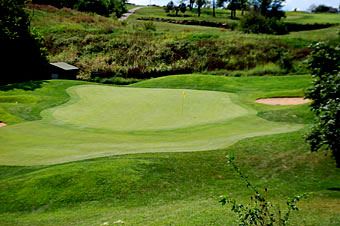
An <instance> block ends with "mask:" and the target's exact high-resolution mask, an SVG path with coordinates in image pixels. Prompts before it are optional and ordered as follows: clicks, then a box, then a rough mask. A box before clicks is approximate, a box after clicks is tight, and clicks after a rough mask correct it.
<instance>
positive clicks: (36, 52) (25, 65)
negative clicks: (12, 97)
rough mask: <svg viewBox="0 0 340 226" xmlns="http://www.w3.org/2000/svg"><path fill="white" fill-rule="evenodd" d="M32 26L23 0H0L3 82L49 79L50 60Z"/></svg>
mask: <svg viewBox="0 0 340 226" xmlns="http://www.w3.org/2000/svg"><path fill="white" fill-rule="evenodd" d="M41 47H42V46H41V42H40V41H39V40H38V39H36V38H35V36H34V35H33V34H32V33H31V30H30V21H29V16H28V14H27V13H26V12H25V10H24V0H0V64H1V70H2V72H1V77H0V83H1V84H7V83H13V82H20V81H28V80H37V79H46V78H47V60H46V57H45V55H44V54H42V51H41V49H42V48H41Z"/></svg>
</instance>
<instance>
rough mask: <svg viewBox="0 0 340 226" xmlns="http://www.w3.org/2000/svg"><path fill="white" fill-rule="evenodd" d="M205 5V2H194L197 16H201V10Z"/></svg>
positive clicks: (198, 0)
mask: <svg viewBox="0 0 340 226" xmlns="http://www.w3.org/2000/svg"><path fill="white" fill-rule="evenodd" d="M205 4H206V0H196V5H197V15H198V16H201V8H202V6H204V5H205Z"/></svg>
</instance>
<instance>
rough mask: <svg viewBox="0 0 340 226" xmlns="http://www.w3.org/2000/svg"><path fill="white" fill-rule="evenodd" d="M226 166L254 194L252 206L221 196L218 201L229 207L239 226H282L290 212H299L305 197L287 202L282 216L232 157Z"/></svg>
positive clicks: (229, 156)
mask: <svg viewBox="0 0 340 226" xmlns="http://www.w3.org/2000/svg"><path fill="white" fill-rule="evenodd" d="M227 162H228V165H230V166H231V167H232V169H233V170H234V171H235V172H236V173H237V174H238V176H239V177H240V178H241V180H243V181H244V182H245V184H246V186H247V188H249V189H250V190H252V191H253V192H254V195H253V196H251V202H252V204H248V205H244V204H241V203H238V202H237V201H236V200H235V199H232V198H229V197H226V196H221V200H220V201H219V202H220V203H222V205H227V204H230V205H231V210H232V211H233V212H234V213H236V214H237V215H238V218H239V222H240V223H239V225H240V226H245V225H267V226H271V225H279V226H284V225H287V224H288V220H289V217H290V214H291V213H292V211H297V210H299V209H298V207H297V205H296V204H297V203H298V202H299V201H300V200H301V199H302V198H303V197H305V196H306V195H305V194H303V195H297V196H295V197H293V198H291V199H289V200H288V201H287V211H286V212H285V214H283V215H282V212H281V210H280V208H279V207H275V206H274V205H273V204H272V203H271V202H269V201H268V200H267V197H266V195H267V193H268V189H267V188H265V189H264V194H262V193H261V192H260V191H259V190H258V188H257V187H256V186H254V185H253V184H252V183H251V182H250V181H249V180H248V177H247V176H246V175H244V174H243V172H242V171H241V170H240V168H239V167H238V166H237V165H236V163H235V157H234V156H233V155H228V156H227Z"/></svg>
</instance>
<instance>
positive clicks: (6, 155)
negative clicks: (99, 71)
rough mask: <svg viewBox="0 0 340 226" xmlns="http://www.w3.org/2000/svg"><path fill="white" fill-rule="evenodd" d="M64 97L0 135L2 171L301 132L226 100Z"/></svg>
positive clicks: (161, 93)
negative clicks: (37, 116)
mask: <svg viewBox="0 0 340 226" xmlns="http://www.w3.org/2000/svg"><path fill="white" fill-rule="evenodd" d="M68 92H69V94H70V95H71V100H70V101H69V102H67V103H66V104H63V105H60V106H58V107H55V108H51V109H48V110H46V111H44V112H42V116H43V119H42V120H40V121H33V122H26V123H21V124H16V125H12V126H7V127H4V128H1V131H0V132H1V133H0V143H1V150H0V165H45V164H55V163H62V162H68V161H75V160H81V159H87V158H93V157H100V156H107V155H117V154H128V153H144V152H176V151H177V152H180V151H201V150H212V149H219V148H224V147H227V146H228V145H231V144H233V143H235V142H236V141H238V140H240V139H243V138H246V137H253V136H259V135H266V134H274V133H282V132H289V131H294V130H297V129H299V128H301V127H302V126H301V125H296V124H288V123H278V122H270V121H266V120H264V119H262V118H259V117H257V116H256V111H255V110H253V109H250V108H245V107H242V106H241V105H239V104H236V102H237V99H238V98H239V97H238V96H237V95H236V94H230V93H223V92H213V91H197V90H181V89H177V90H176V89H146V88H118V87H111V86H102V85H83V86H74V87H71V88H69V89H68Z"/></svg>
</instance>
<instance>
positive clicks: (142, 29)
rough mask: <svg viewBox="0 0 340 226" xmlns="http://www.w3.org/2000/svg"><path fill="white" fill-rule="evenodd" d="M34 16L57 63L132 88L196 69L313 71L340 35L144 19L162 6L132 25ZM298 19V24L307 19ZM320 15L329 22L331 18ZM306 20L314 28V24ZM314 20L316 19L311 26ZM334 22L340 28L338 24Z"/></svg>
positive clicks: (46, 13)
mask: <svg viewBox="0 0 340 226" xmlns="http://www.w3.org/2000/svg"><path fill="white" fill-rule="evenodd" d="M33 9H34V10H33ZM28 11H29V12H30V14H31V18H32V20H31V24H32V28H34V30H35V31H36V32H38V33H40V34H41V35H42V36H43V37H44V41H45V46H46V48H47V50H48V57H49V59H50V61H65V62H68V63H70V64H74V65H76V66H78V67H79V68H80V69H81V73H80V75H79V77H80V78H82V79H87V80H92V81H99V82H105V83H115V84H127V83H129V82H130V81H131V78H134V79H136V78H137V79H143V78H150V77H155V76H162V75H168V74H181V73H190V72H193V71H196V72H203V71H208V72H209V71H216V70H223V71H228V72H230V73H229V74H236V75H240V76H247V75H263V74H275V75H278V74H280V75H281V74H286V73H292V74H293V73H300V74H301V73H308V71H307V70H306V67H305V65H304V64H303V62H304V60H305V58H306V56H307V55H308V54H309V51H308V46H309V45H310V44H311V43H312V42H315V41H321V40H322V41H325V40H336V39H337V37H338V30H339V26H334V27H330V28H326V29H320V30H314V31H302V32H292V33H290V34H288V35H283V36H274V35H256V34H243V33H241V32H239V31H236V30H235V31H231V30H228V29H220V28H212V27H204V26H189V25H178V24H169V23H163V22H152V23H149V22H144V21H137V20H136V18H137V17H141V16H145V15H151V16H156V17H157V16H161V15H163V16H166V15H165V13H164V11H163V9H162V8H157V7H144V8H142V9H140V10H138V11H137V12H136V14H134V15H132V16H131V18H129V19H128V20H127V21H124V22H119V21H117V20H116V19H114V18H106V17H101V16H98V15H94V14H89V13H80V12H77V11H75V10H69V9H56V8H53V7H46V6H44V7H41V6H36V5H35V6H31V8H28ZM189 14H190V13H189V12H188V15H189ZM227 15H228V12H227V11H223V10H217V17H216V18H213V17H212V16H211V10H208V9H204V10H203V13H202V17H201V18H200V19H199V20H206V21H210V20H221V21H224V22H228V21H227ZM299 15H303V14H302V13H301V14H299ZM294 16H295V18H297V19H296V21H299V20H300V19H299V18H298V17H297V16H296V15H293V16H292V17H293V18H294ZM318 16H319V17H322V16H324V17H325V19H324V20H325V21H326V20H328V19H327V18H328V16H327V15H318ZM170 18H173V17H170ZM190 18H191V17H180V18H178V19H190ZM289 18H290V14H288V19H287V20H289V22H294V19H289ZM174 19H176V18H174ZM191 19H198V18H197V16H193V17H192V18H191ZM305 20H306V23H309V22H308V18H307V19H305ZM313 20H314V19H313V18H311V19H310V22H311V23H313ZM320 20H321V19H320ZM329 20H330V23H333V22H334V21H335V20H336V19H329ZM224 22H223V23H224ZM148 23H149V24H148ZM230 23H238V22H237V21H231V22H230ZM297 23H298V22H297ZM301 23H302V22H301ZM148 28H152V29H148ZM207 49H208V51H207ZM283 52H284V53H283ZM241 53H242V54H241ZM283 54H286V55H287V56H288V58H290V59H292V60H293V62H292V63H293V66H294V67H293V68H292V69H288V70H286V69H285V68H281V66H282V65H281V66H280V57H281V56H282V55H283ZM268 65H269V66H268ZM243 70H244V71H245V72H244V73H243V72H242V71H243ZM233 71H235V73H232V72H233ZM120 78H129V79H130V80H124V79H120Z"/></svg>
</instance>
